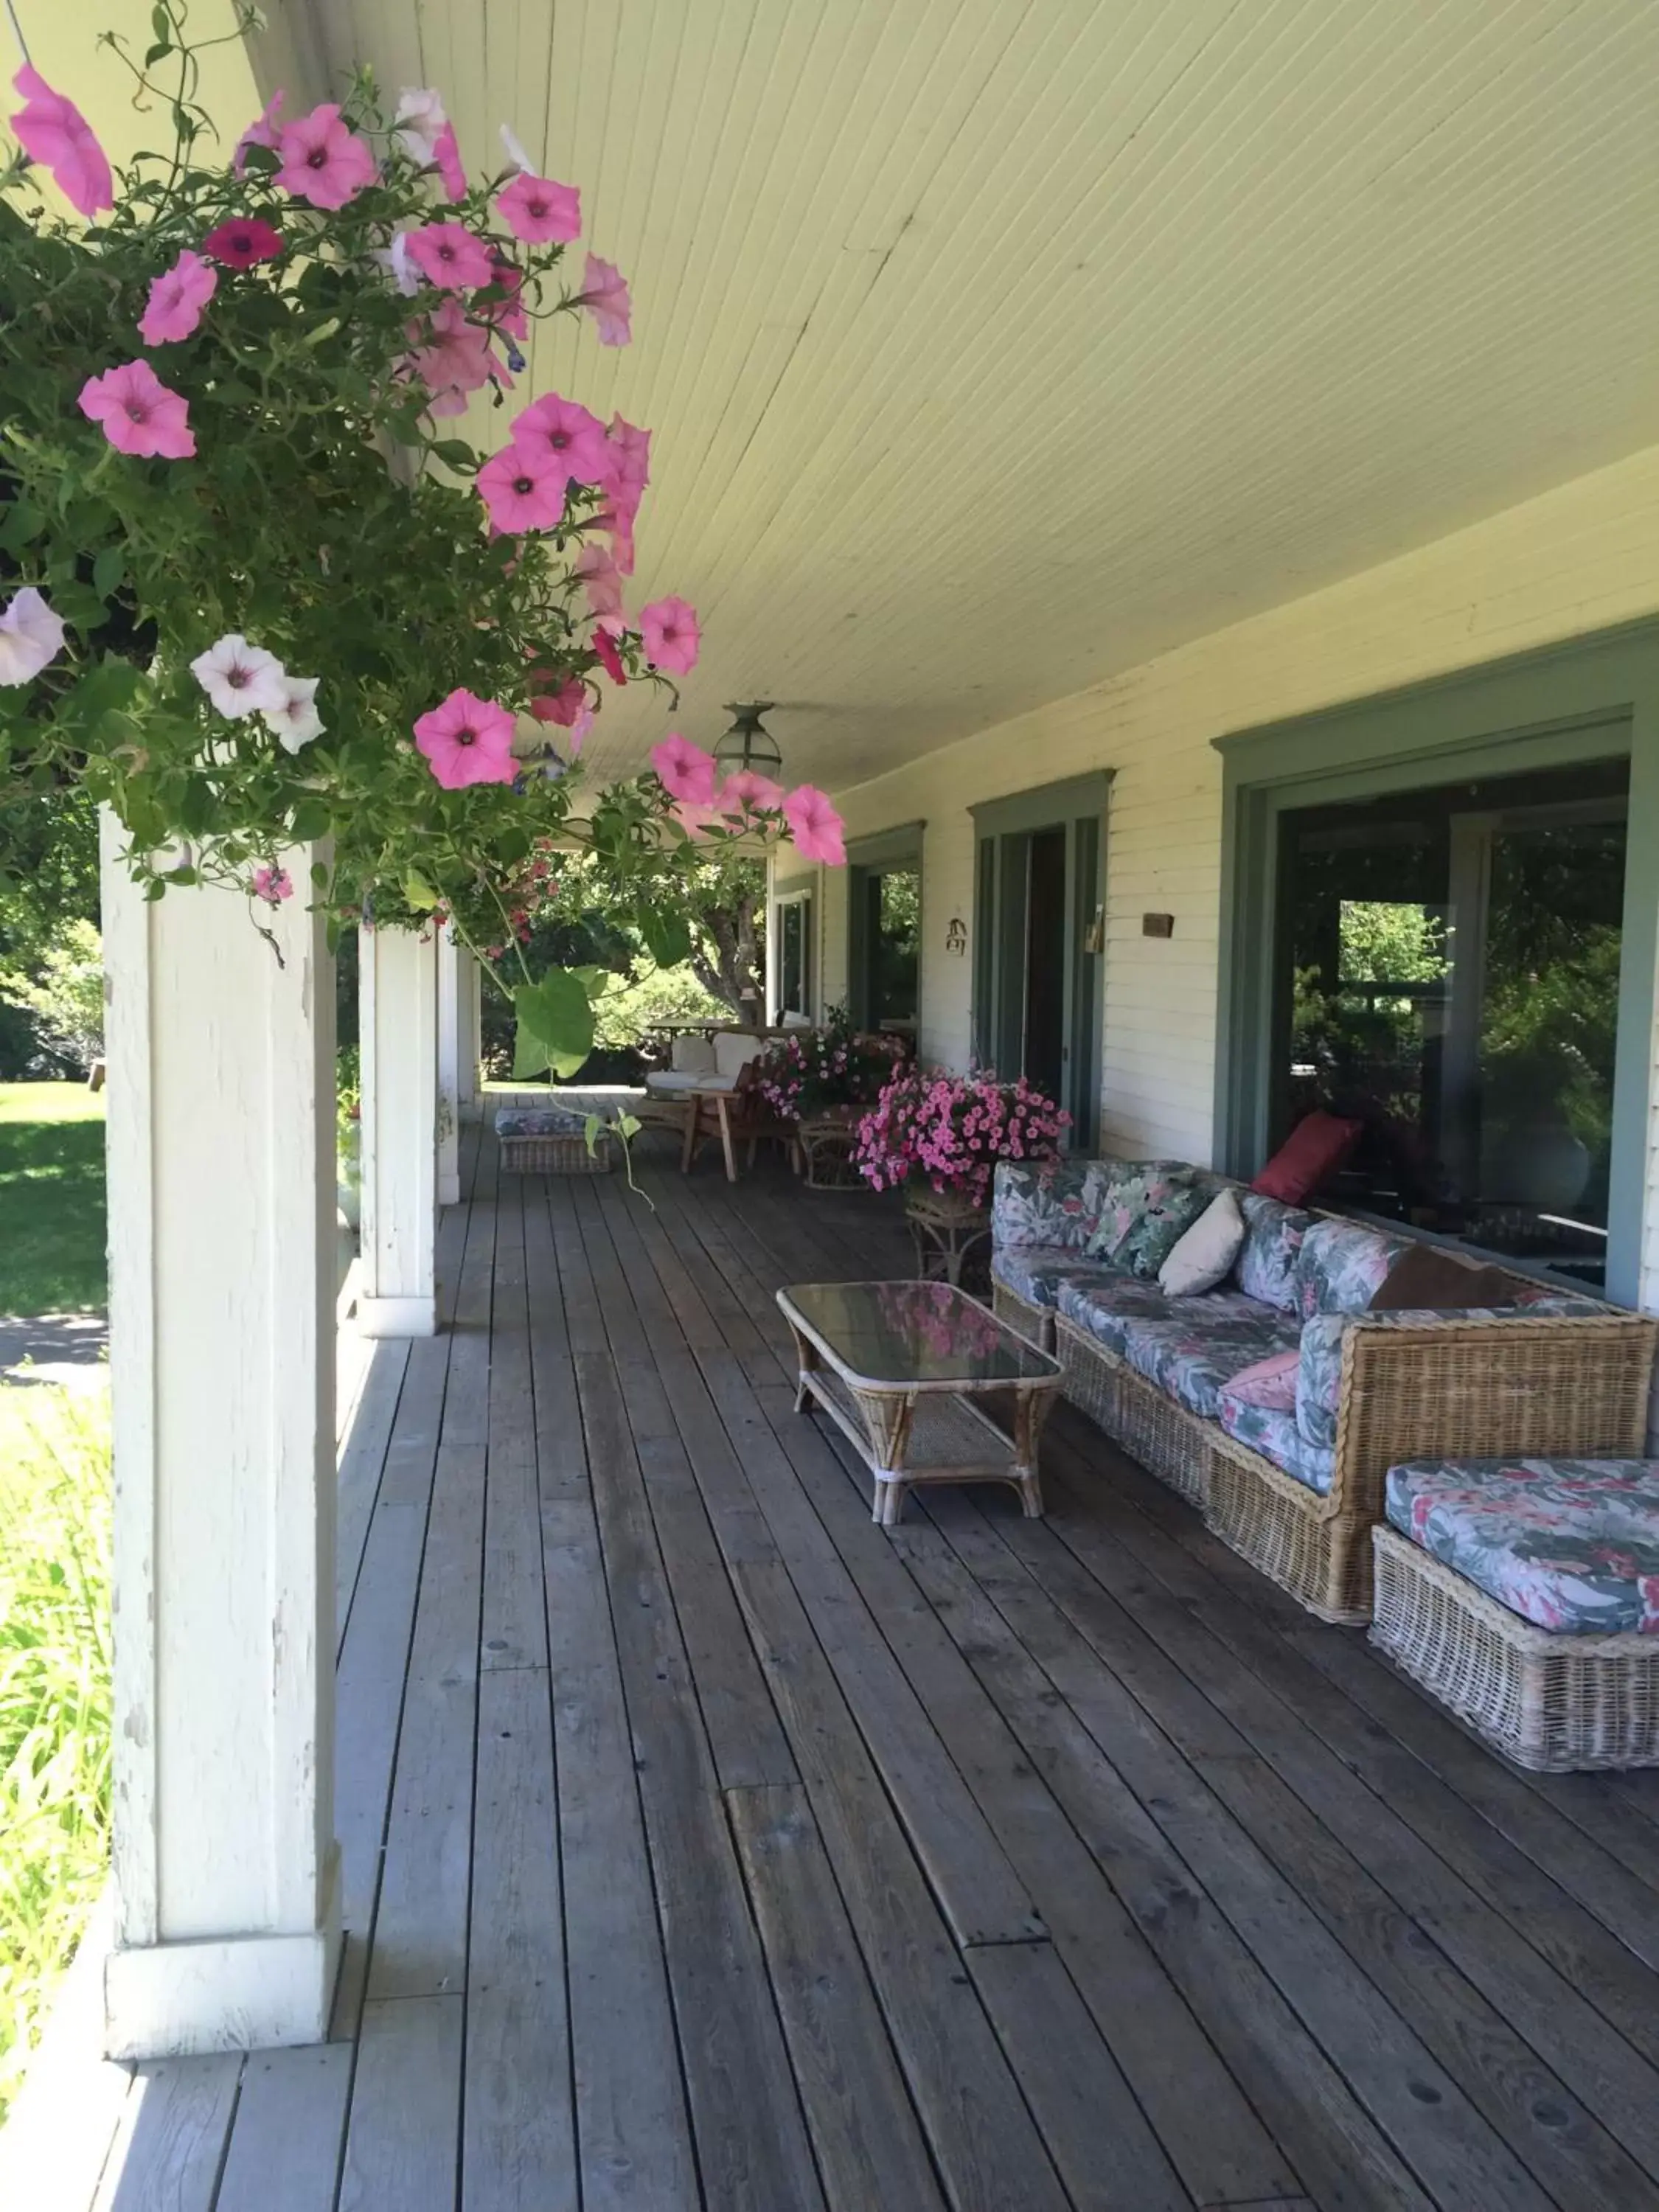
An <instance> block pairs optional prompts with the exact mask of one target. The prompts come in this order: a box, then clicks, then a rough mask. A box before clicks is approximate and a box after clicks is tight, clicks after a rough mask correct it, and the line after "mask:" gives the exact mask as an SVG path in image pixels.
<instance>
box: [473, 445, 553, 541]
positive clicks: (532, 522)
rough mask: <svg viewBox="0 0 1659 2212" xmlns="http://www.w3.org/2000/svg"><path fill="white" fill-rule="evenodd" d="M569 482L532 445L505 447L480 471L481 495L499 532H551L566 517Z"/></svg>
mask: <svg viewBox="0 0 1659 2212" xmlns="http://www.w3.org/2000/svg"><path fill="white" fill-rule="evenodd" d="M567 481H568V479H567V478H566V476H565V473H564V471H563V469H562V467H561V466H560V465H558V463H557V462H556V461H552V460H550V459H548V457H547V455H546V454H545V453H539V452H538V451H537V450H536V449H535V448H534V447H530V446H520V445H517V444H513V445H510V446H507V447H503V448H502V450H501V452H500V453H497V454H495V457H494V458H493V459H490V460H488V461H486V462H485V463H484V465H483V467H482V468H481V469H480V470H479V471H478V478H477V482H478V496H479V498H480V499H481V500H483V503H484V505H485V506H486V507H488V508H489V519H490V520H491V521H492V522H493V523H494V524H495V527H496V529H497V530H501V531H505V532H510V533H517V532H520V531H525V530H551V529H553V528H554V526H556V524H557V523H558V521H559V520H560V519H561V518H562V515H563V513H564V489H565V484H566V483H567Z"/></svg>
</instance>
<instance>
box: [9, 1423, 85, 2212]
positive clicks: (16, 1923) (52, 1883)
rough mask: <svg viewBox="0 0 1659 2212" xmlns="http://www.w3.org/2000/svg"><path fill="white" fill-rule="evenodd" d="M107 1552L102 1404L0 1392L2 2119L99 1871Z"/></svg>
mask: <svg viewBox="0 0 1659 2212" xmlns="http://www.w3.org/2000/svg"><path fill="white" fill-rule="evenodd" d="M109 1541H110V1449H109V1400H108V1398H107V1396H106V1394H105V1393H104V1392H102V1391H101V1390H77V1391H74V1392H70V1391H65V1390H61V1389H53V1388H50V1387H48V1386H46V1385H44V1384H21V1383H15V1384H11V1385H8V1386H0V2119H3V2118H4V2116H5V2112H6V2108H7V2106H8V2105H9V2103H10V2101H11V2099H12V2097H13V2096H14V2095H15V2092H16V2089H17V2086H18V2082H19V2081H20V2079H21V2074H22V2069H23V2066H24V2064H25V2063H26V2061H27V2057H28V2052H29V2050H30V2047H31V2045H33V2042H34V2039H35V2038H36V2037H37V2036H38V2035H39V2033H40V2029H41V2027H42V2026H43V2025H44V2024H45V2021H46V2014H47V2012H48V2011H49V2010H50V2009H51V2005H52V1996H53V1995H54V1993H55V1991H56V1989H57V1985H58V1980H59V1978H60V1977H61V1975H62V1973H63V1971H64V1967H65V1966H68V1964H69V1962H70V1959H71V1958H72V1957H73V1956H74V1954H75V1947H76V1944H77V1943H78V1942H80V1940H81V1931H82V1929H83V1928H84V1926H85V1925H86V1919H87V1915H88V1912H89V1911H91V1909H92V1905H93V1903H94V1899H96V1897H97V1895H98V1892H99V1890H100V1887H102V1885H103V1881H104V1877H105V1874H106V1870H107V1867H108V1863H109V1802H110V1635H109ZM18 2212H21V2207H19V2208H18Z"/></svg>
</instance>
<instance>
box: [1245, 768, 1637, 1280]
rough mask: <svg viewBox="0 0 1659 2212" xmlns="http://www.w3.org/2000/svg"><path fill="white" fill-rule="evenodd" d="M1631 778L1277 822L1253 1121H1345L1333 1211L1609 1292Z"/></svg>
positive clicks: (1440, 790)
mask: <svg viewBox="0 0 1659 2212" xmlns="http://www.w3.org/2000/svg"><path fill="white" fill-rule="evenodd" d="M1628 787H1629V763H1628V761H1627V760H1626V759H1624V758H1619V759H1609V760H1606V761H1600V762H1586V763H1580V764H1579V765H1577V766H1575V767H1573V768H1572V769H1562V770H1557V771H1552V772H1546V773H1543V774H1539V775H1521V776H1508V777H1504V776H1493V777H1490V778H1486V779H1483V780H1481V781H1478V782H1470V783H1462V784H1455V785H1449V786H1441V787H1437V788H1433V789H1428V790H1421V791H1407V792H1395V793H1389V794H1388V795H1386V796H1383V797H1378V798H1376V799H1365V800H1360V801H1358V802H1353V803H1349V804H1345V805H1329V806H1321V807H1310V808H1305V809H1302V810H1291V811H1285V813H1283V814H1282V815H1281V816H1280V817H1279V838H1280V848H1279V866H1278V884H1279V899H1278V916H1277V923H1276V928H1275V952H1274V970H1275V979H1274V1009H1273V1015H1274V1030H1275V1036H1276V1040H1277V1042H1276V1043H1275V1047H1274V1050H1273V1078H1272V1102H1271V1120H1272V1123H1273V1136H1274V1137H1275V1138H1277V1137H1279V1136H1282V1135H1283V1134H1284V1133H1285V1132H1286V1131H1287V1130H1288V1129H1289V1128H1290V1127H1291V1125H1292V1124H1293V1122H1294V1121H1296V1120H1297V1118H1298V1117H1299V1116H1300V1115H1302V1114H1303V1113H1304V1112H1306V1111H1307V1110H1308V1109H1310V1107H1313V1106H1315V1105H1322V1106H1325V1107H1328V1108H1329V1109H1331V1110H1333V1111H1334V1112H1337V1113H1340V1114H1345V1115H1352V1116H1354V1117H1356V1118H1358V1120H1360V1121H1362V1122H1363V1123H1364V1135H1363V1138H1362V1139H1361V1143H1360V1146H1359V1150H1358V1152H1357V1153H1356V1154H1355V1156H1354V1158H1353V1160H1352V1163H1351V1164H1350V1165H1349V1167H1348V1169H1347V1170H1346V1171H1345V1174H1344V1176H1342V1178H1341V1181H1340V1188H1337V1189H1336V1190H1334V1192H1333V1193H1332V1195H1334V1196H1337V1197H1340V1198H1345V1199H1346V1200H1348V1201H1349V1202H1351V1203H1352V1204H1355V1205H1357V1206H1361V1207H1363V1208H1364V1209H1365V1210H1367V1211H1370V1212H1377V1213H1382V1214H1384V1215H1390V1216H1394V1217H1396V1218H1401V1219H1403V1220H1407V1221H1410V1222H1413V1223H1414V1224H1416V1225H1419V1226H1421V1227H1425V1228H1429V1229H1433V1230H1437V1231H1443V1232H1444V1233H1447V1234H1449V1235H1452V1236H1455V1237H1461V1238H1463V1239H1465V1240H1467V1241H1468V1242H1469V1243H1474V1244H1478V1245H1480V1246H1481V1247H1482V1248H1484V1249H1487V1250H1491V1251H1496V1252H1499V1253H1503V1254H1504V1255H1510V1256H1512V1257H1515V1258H1517V1259H1520V1260H1522V1261H1528V1262H1530V1263H1531V1264H1533V1265H1534V1266H1540V1267H1549V1268H1551V1269H1552V1270H1553V1271H1555V1272H1557V1273H1563V1274H1565V1275H1568V1276H1570V1277H1571V1278H1573V1279H1576V1280H1578V1281H1581V1282H1583V1283H1584V1284H1586V1285H1595V1286H1598V1287H1599V1286H1600V1285H1602V1284H1603V1282H1604V1281H1605V1279H1606V1272H1607V1230H1608V1207H1609V1172H1610V1166H1611V1160H1612V1151H1613V1062H1614V1052H1615V1045H1616V1040H1617V1035H1618V1007H1619V987H1620V959H1621V952H1622V926H1621V923H1622V915H1623V910H1624V897H1625V864H1626V819H1627V814H1628Z"/></svg>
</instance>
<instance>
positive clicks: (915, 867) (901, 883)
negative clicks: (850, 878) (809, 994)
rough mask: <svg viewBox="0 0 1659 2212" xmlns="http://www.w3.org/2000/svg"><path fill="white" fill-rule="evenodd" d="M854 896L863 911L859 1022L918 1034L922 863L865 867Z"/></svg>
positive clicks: (868, 1026) (860, 871) (858, 876)
mask: <svg viewBox="0 0 1659 2212" xmlns="http://www.w3.org/2000/svg"><path fill="white" fill-rule="evenodd" d="M853 894H854V897H856V898H858V899H859V900H860V901H861V902H862V907H863V911H862V915H861V917H860V919H861V921H862V927H861V928H860V930H859V932H858V933H857V939H858V943H859V945H860V952H861V955H862V963H863V969H864V972H863V975H861V976H860V979H859V981H860V992H859V1009H858V1018H859V1020H860V1024H862V1025H863V1027H865V1028H866V1029H872V1030H900V1031H902V1032H903V1034H904V1035H906V1036H915V1029H916V1010H917V1005H918V992H919V989H920V984H921V863H920V862H919V861H915V860H912V861H908V862H905V863H903V864H902V865H900V866H895V867H890V868H860V869H858V870H857V872H856V873H855V876H854V886H853Z"/></svg>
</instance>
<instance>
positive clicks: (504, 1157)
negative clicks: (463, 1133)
mask: <svg viewBox="0 0 1659 2212" xmlns="http://www.w3.org/2000/svg"><path fill="white" fill-rule="evenodd" d="M495 1135H496V1137H497V1139H499V1141H500V1144H501V1168H502V1170H503V1172H504V1173H506V1174H509V1175H609V1174H610V1172H611V1133H610V1132H609V1130H606V1129H602V1130H600V1132H599V1134H598V1136H596V1137H595V1138H594V1139H593V1146H592V1151H591V1152H590V1150H589V1149H588V1143H587V1116H586V1115H585V1114H577V1113H574V1112H573V1111H572V1110H571V1109H570V1108H569V1107H568V1106H526V1107H512V1106H509V1107H503V1108H502V1109H501V1112H500V1113H499V1114H498V1115H496V1116H495Z"/></svg>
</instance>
